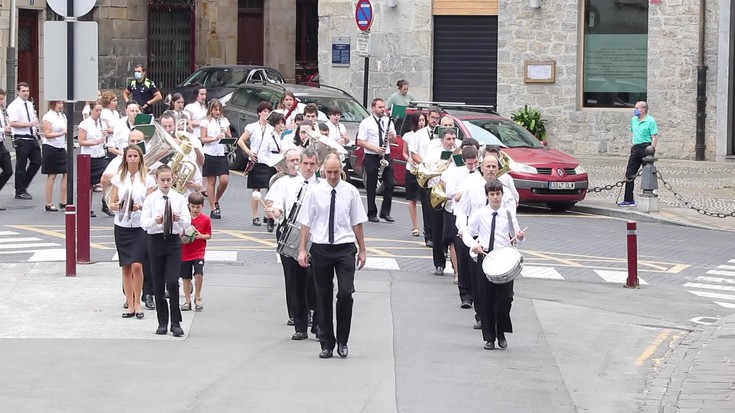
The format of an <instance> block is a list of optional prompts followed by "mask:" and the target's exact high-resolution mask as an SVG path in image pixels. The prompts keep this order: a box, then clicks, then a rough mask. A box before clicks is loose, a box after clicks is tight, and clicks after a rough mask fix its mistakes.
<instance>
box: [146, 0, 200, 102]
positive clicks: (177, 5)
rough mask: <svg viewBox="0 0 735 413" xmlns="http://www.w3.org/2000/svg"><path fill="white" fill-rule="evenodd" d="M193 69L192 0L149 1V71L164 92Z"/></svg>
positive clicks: (182, 79) (183, 78) (181, 80)
mask: <svg viewBox="0 0 735 413" xmlns="http://www.w3.org/2000/svg"><path fill="white" fill-rule="evenodd" d="M193 70H194V2H193V0H167V1H165V2H162V1H158V0H151V1H149V3H148V68H147V73H149V74H150V76H151V79H152V80H154V81H155V82H156V85H157V86H158V88H159V89H161V93H162V94H164V95H165V94H166V90H170V89H171V88H173V87H174V86H176V85H178V84H179V83H181V82H183V81H184V80H185V79H186V78H187V77H188V76H189V75H190V74H191V72H192V71H193Z"/></svg>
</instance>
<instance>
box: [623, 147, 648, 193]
mask: <svg viewBox="0 0 735 413" xmlns="http://www.w3.org/2000/svg"><path fill="white" fill-rule="evenodd" d="M649 145H650V143H639V144H638V145H633V146H631V147H630V157H628V167H627V168H626V170H625V177H626V178H630V177H632V176H635V175H636V174H637V173H638V170H639V169H640V168H641V165H643V158H644V157H645V156H646V148H647V147H648V146H649ZM634 189H635V181H634V180H631V181H629V182H626V183H625V198H623V201H625V202H632V201H633V190H634Z"/></svg>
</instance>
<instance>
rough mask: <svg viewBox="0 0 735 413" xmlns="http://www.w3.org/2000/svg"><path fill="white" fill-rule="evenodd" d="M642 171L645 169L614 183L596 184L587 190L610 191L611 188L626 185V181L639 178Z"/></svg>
mask: <svg viewBox="0 0 735 413" xmlns="http://www.w3.org/2000/svg"><path fill="white" fill-rule="evenodd" d="M642 173H643V171H642V170H641V171H638V173H637V174H636V175H634V176H629V177H628V178H626V179H623V180H622V181H618V182H615V183H614V184H610V185H603V186H596V187H594V188H588V189H587V192H602V191H609V190H611V189H615V188H620V187H621V186H623V185H625V184H626V183H628V182H630V181H634V180H635V179H636V178H638V177H639V176H641V174H642Z"/></svg>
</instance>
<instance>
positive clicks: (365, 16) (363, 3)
mask: <svg viewBox="0 0 735 413" xmlns="http://www.w3.org/2000/svg"><path fill="white" fill-rule="evenodd" d="M355 21H356V22H357V28H358V29H360V30H362V31H363V32H366V31H368V30H370V26H372V24H373V4H372V3H370V0H358V2H357V7H355Z"/></svg>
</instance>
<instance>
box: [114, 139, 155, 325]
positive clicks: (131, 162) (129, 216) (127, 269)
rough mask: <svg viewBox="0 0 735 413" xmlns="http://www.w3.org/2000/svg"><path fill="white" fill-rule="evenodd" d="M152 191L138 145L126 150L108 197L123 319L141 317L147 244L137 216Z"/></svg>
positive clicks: (152, 187)
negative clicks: (119, 270)
mask: <svg viewBox="0 0 735 413" xmlns="http://www.w3.org/2000/svg"><path fill="white" fill-rule="evenodd" d="M155 189H156V181H155V180H154V179H153V177H152V176H151V175H149V174H148V170H147V169H146V166H145V162H144V160H143V151H142V150H141V149H140V147H139V146H138V145H130V146H128V147H126V148H125V149H124V150H123V162H122V164H120V168H119V170H118V172H117V173H116V174H115V176H114V177H113V178H112V194H111V195H110V208H111V209H112V210H113V211H114V212H115V246H116V247H117V256H118V261H119V263H120V267H122V276H123V290H124V291H125V297H126V298H127V302H128V306H127V307H126V308H127V309H128V312H126V313H123V314H122V316H123V318H132V317H136V318H143V317H144V313H143V310H142V309H141V307H140V302H141V294H142V292H143V262H144V261H145V260H146V259H147V257H148V248H147V246H148V242H147V236H146V232H145V231H144V230H143V228H141V226H140V216H141V210H142V209H143V202H144V201H145V197H146V196H147V195H148V194H150V193H151V192H153V191H155Z"/></svg>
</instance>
